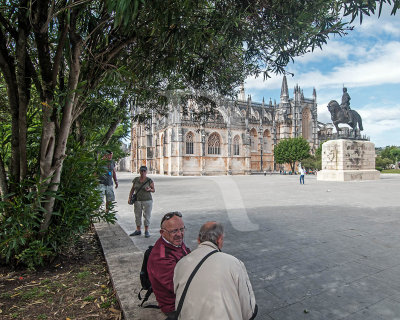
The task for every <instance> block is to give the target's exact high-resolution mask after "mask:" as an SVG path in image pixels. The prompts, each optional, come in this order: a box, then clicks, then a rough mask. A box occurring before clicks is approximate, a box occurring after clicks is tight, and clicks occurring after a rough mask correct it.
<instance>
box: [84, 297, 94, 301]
mask: <svg viewBox="0 0 400 320" xmlns="http://www.w3.org/2000/svg"><path fill="white" fill-rule="evenodd" d="M94 300H96V298H95V297H93V296H87V297H85V298H84V299H83V301H88V302H93V301H94Z"/></svg>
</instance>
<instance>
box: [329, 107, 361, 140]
mask: <svg viewBox="0 0 400 320" xmlns="http://www.w3.org/2000/svg"><path fill="white" fill-rule="evenodd" d="M328 110H329V112H330V113H331V119H332V122H333V124H334V125H335V127H336V132H337V133H339V131H340V130H341V129H340V128H339V126H338V124H339V123H345V124H348V125H349V126H350V127H351V128H352V129H353V131H354V133H355V132H356V131H355V130H356V129H357V124H358V129H360V131H362V130H364V128H363V126H362V120H361V116H360V115H359V114H358V112H357V111H354V110H348V112H351V118H352V120H351V121H350V120H349V116H348V115H347V111H346V110H343V109H342V108H341V107H340V105H339V103H338V102H337V101H336V100H331V101H330V102H329V103H328Z"/></svg>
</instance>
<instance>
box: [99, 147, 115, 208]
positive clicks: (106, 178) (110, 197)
mask: <svg viewBox="0 0 400 320" xmlns="http://www.w3.org/2000/svg"><path fill="white" fill-rule="evenodd" d="M112 157H113V153H112V151H111V150H106V153H105V155H104V156H103V160H105V162H106V164H105V165H104V171H105V173H104V174H103V175H102V176H100V177H99V183H100V184H99V189H100V191H101V196H102V198H103V197H104V196H106V211H108V210H109V209H110V205H111V203H112V202H113V201H115V195H114V189H113V179H114V182H115V189H117V188H118V180H117V174H116V173H115V162H114V161H113V160H112Z"/></svg>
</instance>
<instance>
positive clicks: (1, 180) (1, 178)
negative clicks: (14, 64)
mask: <svg viewBox="0 0 400 320" xmlns="http://www.w3.org/2000/svg"><path fill="white" fill-rule="evenodd" d="M7 193H8V185H7V175H6V168H5V166H4V161H3V158H2V156H1V154H0V194H1V198H0V199H3V200H4V196H5V195H6V194H7Z"/></svg>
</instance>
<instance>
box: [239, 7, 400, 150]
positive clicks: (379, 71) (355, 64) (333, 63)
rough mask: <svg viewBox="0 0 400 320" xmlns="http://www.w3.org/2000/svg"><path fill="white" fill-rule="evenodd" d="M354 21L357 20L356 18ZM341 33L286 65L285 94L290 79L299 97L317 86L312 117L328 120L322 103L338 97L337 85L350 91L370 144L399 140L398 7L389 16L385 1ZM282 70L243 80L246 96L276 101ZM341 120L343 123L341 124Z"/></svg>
mask: <svg viewBox="0 0 400 320" xmlns="http://www.w3.org/2000/svg"><path fill="white" fill-rule="evenodd" d="M358 21H359V20H358ZM358 21H357V23H356V22H355V23H354V25H355V30H353V31H351V32H349V34H348V35H347V36H345V37H342V38H340V37H331V39H330V40H328V44H327V45H325V46H323V49H322V51H321V50H319V49H317V50H316V51H314V52H311V53H307V54H306V55H304V56H302V57H298V58H296V59H295V61H294V63H292V64H290V65H288V67H287V71H289V72H292V73H294V77H291V76H290V75H288V76H287V80H288V87H289V97H290V98H293V88H294V86H295V85H296V84H298V85H299V86H300V88H301V89H303V91H304V97H305V98H312V90H313V88H314V87H315V89H316V91H317V103H318V120H319V121H321V122H331V120H330V114H329V112H328V109H327V104H328V102H329V101H330V100H337V101H338V102H339V103H340V101H341V97H342V88H343V85H344V86H345V87H347V90H348V93H349V94H350V97H351V103H350V106H351V108H352V109H355V110H356V111H358V112H359V113H360V115H361V117H362V119H363V126H364V131H363V134H366V135H367V136H369V137H370V140H371V141H372V142H373V143H375V146H376V147H385V146H387V145H397V146H400V12H398V13H397V15H396V16H390V7H387V8H386V10H385V11H384V12H382V15H381V17H380V18H379V19H378V18H377V16H372V17H365V18H364V19H363V23H362V25H359V23H358ZM282 78H283V76H282V75H279V76H273V77H272V78H270V79H268V80H266V81H263V77H262V76H260V77H258V78H256V79H254V78H249V79H247V80H246V83H245V90H246V96H247V94H251V96H252V100H253V101H256V102H261V101H262V98H263V97H265V101H266V102H268V101H269V98H272V101H274V99H276V102H277V103H279V100H280V88H281V84H282ZM341 126H344V125H341Z"/></svg>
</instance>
